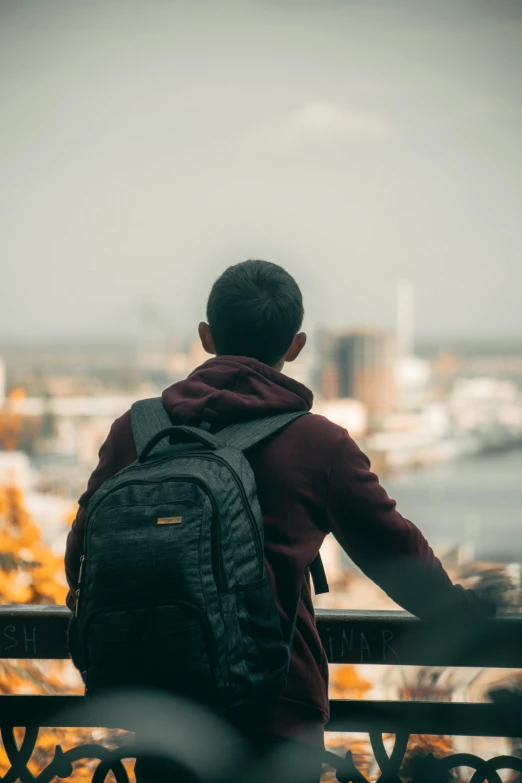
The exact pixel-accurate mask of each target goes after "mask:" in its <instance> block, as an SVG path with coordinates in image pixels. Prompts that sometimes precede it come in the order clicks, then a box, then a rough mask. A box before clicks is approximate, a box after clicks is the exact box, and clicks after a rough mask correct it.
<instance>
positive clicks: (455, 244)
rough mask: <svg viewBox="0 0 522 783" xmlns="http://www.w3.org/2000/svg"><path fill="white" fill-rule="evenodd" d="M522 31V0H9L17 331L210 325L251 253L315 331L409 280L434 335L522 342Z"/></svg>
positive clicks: (371, 318)
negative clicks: (225, 282)
mask: <svg viewBox="0 0 522 783" xmlns="http://www.w3.org/2000/svg"><path fill="white" fill-rule="evenodd" d="M521 40H522V4H521V3H519V2H516V1H515V0H495V2H489V1H488V0H460V2H459V3H455V2H454V0H416V2H412V0H393V2H392V1H391V0H366V2H361V0H344V1H343V2H338V1H337V0H323V1H322V2H321V3H313V2H309V1H306V2H299V3H293V2H290V0H288V1H285V0H280V1H276V0H271V1H269V0H235V1H233V0H226V1H225V2H222V3H219V4H217V3H212V2H202V3H199V4H196V3H189V2H185V1H183V2H182V1H181V0H179V1H178V0H172V1H171V2H169V3H165V2H163V0H148V2H147V3H143V2H142V1H141V0H122V2H116V0H105V2H100V0H92V1H91V2H89V3H88V4H71V3H68V2H65V0H38V2H37V3H35V2H33V0H16V1H15V0H2V2H1V3H0V100H1V104H2V107H3V117H2V126H1V130H0V178H1V182H2V186H3V187H2V189H1V192H0V258H1V260H2V271H3V278H2V286H1V288H0V341H5V340H6V339H7V340H11V341H12V340H13V339H21V338H23V339H25V340H29V341H31V340H33V341H34V340H37V341H38V340H44V341H45V340H53V339H57V338H58V337H59V336H61V335H67V338H68V339H69V340H70V341H72V342H74V341H75V340H80V341H82V342H84V341H85V340H92V341H94V342H96V341H97V340H100V339H107V340H109V341H110V340H113V339H122V338H126V339H132V338H133V335H134V334H135V333H136V331H137V330H138V329H139V312H140V308H141V306H142V303H143V301H144V300H147V301H148V302H151V303H153V304H154V306H155V307H156V309H157V311H158V313H160V316H161V319H162V320H163V321H164V323H165V324H166V325H167V328H168V329H171V330H172V332H173V334H178V333H180V334H181V333H183V334H186V333H188V332H190V331H192V329H193V327H192V326H191V324H194V328H195V325H196V324H197V321H198V320H199V319H201V318H202V317H204V309H205V302H206V297H207V294H208V290H209V288H210V285H211V283H212V282H213V280H214V279H215V277H216V276H217V275H218V274H219V272H220V271H221V270H222V269H223V268H225V266H227V265H228V264H230V263H235V262H237V261H241V260H243V259H244V258H248V257H261V258H266V259H267V260H271V261H274V262H276V263H281V264H283V265H284V266H285V267H287V268H288V270H289V271H290V272H291V273H292V274H294V275H295V277H296V279H297V280H298V282H299V283H300V284H301V286H302V289H303V294H304V296H305V304H306V309H307V321H306V324H305V326H306V328H307V329H308V330H309V331H313V330H314V329H315V328H316V326H317V324H320V323H323V324H332V325H333V324H346V325H347V326H355V325H365V324H366V325H369V326H376V327H384V328H393V326H394V318H395V287H396V285H397V283H398V282H399V280H401V279H403V278H407V279H409V280H411V281H412V283H413V285H414V288H415V323H416V331H417V335H418V339H420V340H423V339H431V340H433V339H437V338H439V339H441V340H447V339H459V338H468V339H469V338H472V339H477V340H480V339H483V338H485V337H486V336H487V338H488V339H492V340H495V339H503V337H505V338H506V339H508V340H510V339H516V336H517V335H518V334H520V335H522V307H521V306H520V298H521V296H520V292H521V291H522V263H521V261H520V254H521V252H522V221H521V220H520V214H519V213H520V204H521V203H522V200H521V197H522V145H521V139H522V77H521V74H522V46H521V45H520V42H521ZM450 335H452V336H453V337H449V336H450Z"/></svg>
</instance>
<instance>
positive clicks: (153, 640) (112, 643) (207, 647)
mask: <svg viewBox="0 0 522 783" xmlns="http://www.w3.org/2000/svg"><path fill="white" fill-rule="evenodd" d="M302 415H304V414H303V413H290V414H282V415H278V416H270V417H268V418H263V419H258V420H255V421H251V422H248V423H244V424H237V425H234V426H231V427H228V428H227V429H224V430H222V431H221V432H219V434H217V435H212V434H210V432H208V430H207V429H205V428H203V427H200V428H195V427H188V426H177V427H173V426H172V423H171V421H170V418H169V416H168V414H167V412H166V410H165V408H164V407H163V404H162V401H161V398H157V399H152V400H144V401H142V402H138V403H135V404H134V405H133V407H132V409H131V422H132V431H133V437H134V441H135V444H136V450H137V453H138V457H137V459H136V461H135V462H134V463H132V464H131V465H129V466H128V467H127V468H124V469H123V470H121V471H120V472H119V473H117V474H116V475H115V476H113V477H112V478H111V479H109V480H107V481H106V482H105V483H104V484H103V485H102V487H100V489H99V490H98V491H97V492H96V493H95V494H94V496H93V497H92V499H91V501H90V503H89V508H88V513H87V520H86V532H85V547H84V557H83V558H82V564H81V572H80V585H79V590H78V594H77V605H76V613H75V616H74V617H73V619H72V621H71V625H70V629H69V646H70V651H71V655H72V658H73V661H74V662H75V664H76V665H77V666H78V668H79V669H80V671H82V673H83V677H84V680H85V683H86V686H87V690H88V691H91V692H92V691H98V690H100V689H105V688H113V687H129V686H130V687H132V686H135V687H148V688H161V689H167V690H171V691H172V692H175V693H177V694H181V695H186V696H188V697H191V698H195V699H200V700H202V701H204V702H206V703H210V704H211V705H213V706H216V707H218V708H222V709H227V708H230V707H234V706H239V705H241V704H245V703H248V702H251V701H253V700H256V699H258V698H271V697H273V696H274V695H275V694H277V693H278V692H279V691H280V690H281V689H282V688H283V686H284V684H285V682H286V678H287V673H288V666H289V661H290V652H291V647H292V641H293V635H294V630H295V621H296V618H297V609H298V606H299V601H300V593H299V595H298V596H296V601H297V605H296V613H295V617H294V623H293V625H292V631H291V634H290V638H288V639H285V638H284V637H283V634H282V630H281V624H280V618H279V613H278V611H277V607H276V604H275V600H274V596H273V593H272V590H271V587H270V584H269V582H268V578H267V574H266V570H265V565H264V557H263V548H264V537H263V520H262V516H261V510H260V507H259V502H258V499H257V493H256V483H255V479H254V474H253V471H252V469H251V467H250V464H249V462H248V460H247V459H246V457H245V456H244V453H243V452H244V451H246V450H247V449H249V448H251V447H252V446H254V445H255V444H257V443H259V442H261V441H263V440H265V439H267V438H269V437H270V436H271V435H274V434H275V433H276V432H279V431H280V430H282V429H283V428H284V427H286V426H288V425H289V424H290V423H291V422H293V421H294V420H295V419H297V418H299V417H300V416H302ZM322 573H323V575H324V572H322ZM322 589H323V591H324V589H327V586H326V587H323V588H322Z"/></svg>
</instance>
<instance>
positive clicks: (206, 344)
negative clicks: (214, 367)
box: [198, 321, 216, 356]
mask: <svg viewBox="0 0 522 783" xmlns="http://www.w3.org/2000/svg"><path fill="white" fill-rule="evenodd" d="M198 332H199V339H200V340H201V345H202V346H203V348H204V349H205V351H206V352H207V353H210V354H212V356H215V355H216V349H215V348H214V340H213V339H212V335H211V334H210V327H209V325H208V324H206V323H205V322H204V321H202V322H201V323H200V325H199V327H198Z"/></svg>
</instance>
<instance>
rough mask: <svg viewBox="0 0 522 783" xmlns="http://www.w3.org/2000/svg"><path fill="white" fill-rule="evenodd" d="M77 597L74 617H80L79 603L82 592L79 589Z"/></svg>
mask: <svg viewBox="0 0 522 783" xmlns="http://www.w3.org/2000/svg"><path fill="white" fill-rule="evenodd" d="M75 595H76V604H75V606H74V616H75V617H78V603H79V601H80V590H79V589H78V590H77V591H76V593H75Z"/></svg>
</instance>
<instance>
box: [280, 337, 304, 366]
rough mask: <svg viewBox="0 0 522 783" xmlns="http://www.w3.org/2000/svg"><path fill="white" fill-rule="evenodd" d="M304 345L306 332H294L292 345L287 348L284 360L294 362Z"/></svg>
mask: <svg viewBox="0 0 522 783" xmlns="http://www.w3.org/2000/svg"><path fill="white" fill-rule="evenodd" d="M305 345H306V334H305V333H304V332H299V334H296V336H295V337H294V339H293V341H292V345H291V346H290V348H289V349H288V352H287V354H286V356H285V362H294V361H295V360H296V359H297V357H298V356H299V354H300V353H301V351H302V350H303V348H304V347H305Z"/></svg>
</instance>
